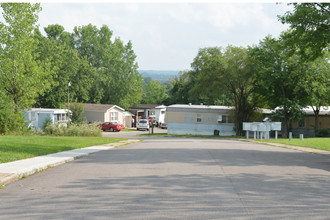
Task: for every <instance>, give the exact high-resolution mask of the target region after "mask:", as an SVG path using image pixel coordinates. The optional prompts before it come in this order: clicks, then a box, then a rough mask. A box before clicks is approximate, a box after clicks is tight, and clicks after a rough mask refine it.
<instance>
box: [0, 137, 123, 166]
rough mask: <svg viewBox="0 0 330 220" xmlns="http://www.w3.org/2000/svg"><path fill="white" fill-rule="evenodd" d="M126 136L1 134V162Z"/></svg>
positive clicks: (115, 139) (110, 140)
mask: <svg viewBox="0 0 330 220" xmlns="http://www.w3.org/2000/svg"><path fill="white" fill-rule="evenodd" d="M123 140H127V139H126V138H106V137H62V136H61V137H57V136H56V137H54V136H0V163H7V162H10V161H15V160H21V159H26V158H31V157H37V156H41V155H46V154H51V153H57V152H61V151H67V150H73V149H78V148H84V147H90V146H95V145H102V144H108V143H115V142H119V141H123Z"/></svg>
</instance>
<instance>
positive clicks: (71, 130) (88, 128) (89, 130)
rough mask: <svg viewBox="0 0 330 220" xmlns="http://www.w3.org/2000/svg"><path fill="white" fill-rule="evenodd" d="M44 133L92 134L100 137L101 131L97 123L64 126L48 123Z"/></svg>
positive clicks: (62, 134)
mask: <svg viewBox="0 0 330 220" xmlns="http://www.w3.org/2000/svg"><path fill="white" fill-rule="evenodd" d="M44 133H45V134H47V135H55V136H84V137H87V136H94V137H101V134H102V131H101V129H100V128H99V127H98V126H97V124H73V123H72V124H70V127H65V126H63V125H61V124H50V125H48V126H46V127H45V128H44Z"/></svg>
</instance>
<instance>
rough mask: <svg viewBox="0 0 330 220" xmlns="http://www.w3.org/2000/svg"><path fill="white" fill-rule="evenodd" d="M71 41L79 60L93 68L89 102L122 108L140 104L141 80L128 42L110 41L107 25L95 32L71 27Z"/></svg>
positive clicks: (90, 29)
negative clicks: (86, 62)
mask: <svg viewBox="0 0 330 220" xmlns="http://www.w3.org/2000/svg"><path fill="white" fill-rule="evenodd" d="M73 38H74V45H75V48H76V49H77V50H78V53H79V55H80V57H86V58H87V61H88V62H89V64H90V65H91V66H93V67H94V68H96V74H95V78H94V80H95V81H94V84H93V87H92V88H93V89H92V91H91V95H90V96H91V97H90V102H93V103H104V104H105V103H108V104H116V105H119V106H122V107H124V108H127V107H128V106H129V105H130V104H137V103H138V102H140V100H141V97H142V91H143V81H142V75H141V74H140V73H139V72H138V71H137V69H138V65H137V63H136V61H135V59H136V55H135V53H134V51H133V49H132V43H131V42H128V43H127V44H126V45H124V44H123V42H122V41H121V40H120V39H119V38H116V39H115V40H114V42H112V40H111V38H112V31H111V30H110V29H109V28H108V27H107V26H102V27H101V28H100V29H98V28H97V27H95V26H93V25H91V24H89V25H87V26H82V27H75V29H74V34H73Z"/></svg>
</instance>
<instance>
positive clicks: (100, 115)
mask: <svg viewBox="0 0 330 220" xmlns="http://www.w3.org/2000/svg"><path fill="white" fill-rule="evenodd" d="M84 110H85V112H84V114H83V117H86V119H87V122H116V123H119V124H123V123H124V121H123V112H124V111H125V109H123V108H121V107H119V106H117V105H107V104H87V103H86V104H84Z"/></svg>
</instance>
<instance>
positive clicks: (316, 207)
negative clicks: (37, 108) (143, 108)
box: [0, 134, 330, 220]
mask: <svg viewBox="0 0 330 220" xmlns="http://www.w3.org/2000/svg"><path fill="white" fill-rule="evenodd" d="M107 135H109V134H107ZM116 135H120V134H116ZM121 135H122V134H121ZM329 218H330V158H329V157H328V156H324V155H316V154H310V153H303V152H298V151H294V150H290V149H284V148H278V147H272V146H266V145H258V144H253V143H249V142H238V141H235V140H221V139H203V138H147V139H146V140H144V141H143V142H140V143H136V144H132V145H128V146H124V147H120V148H118V149H112V150H107V151H102V152H98V153H94V154H91V155H89V156H86V157H83V158H80V159H78V160H76V161H73V162H70V163H67V164H64V165H61V166H58V167H55V168H51V169H48V170H46V171H44V172H41V173H38V174H35V175H33V176H30V177H28V178H25V179H22V180H20V181H17V182H15V183H12V184H9V185H7V186H6V187H5V188H3V189H1V190H0V219H203V220H204V219H329Z"/></svg>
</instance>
